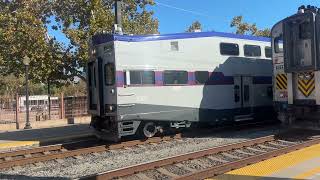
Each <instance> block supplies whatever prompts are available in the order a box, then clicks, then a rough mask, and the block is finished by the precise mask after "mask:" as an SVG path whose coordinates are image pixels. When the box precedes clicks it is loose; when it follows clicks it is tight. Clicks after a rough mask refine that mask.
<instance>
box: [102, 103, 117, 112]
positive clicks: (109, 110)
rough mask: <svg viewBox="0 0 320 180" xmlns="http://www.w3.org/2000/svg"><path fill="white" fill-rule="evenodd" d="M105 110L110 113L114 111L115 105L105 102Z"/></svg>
mask: <svg viewBox="0 0 320 180" xmlns="http://www.w3.org/2000/svg"><path fill="white" fill-rule="evenodd" d="M105 111H106V113H112V112H115V111H116V106H115V105H111V104H106V105H105Z"/></svg>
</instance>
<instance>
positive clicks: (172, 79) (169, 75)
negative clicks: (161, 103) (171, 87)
mask: <svg viewBox="0 0 320 180" xmlns="http://www.w3.org/2000/svg"><path fill="white" fill-rule="evenodd" d="M163 79H164V84H187V83H188V72H187V71H164V72H163Z"/></svg>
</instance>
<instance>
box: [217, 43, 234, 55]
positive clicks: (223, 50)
mask: <svg viewBox="0 0 320 180" xmlns="http://www.w3.org/2000/svg"><path fill="white" fill-rule="evenodd" d="M220 54H221V55H232V56H238V55H239V45H238V44H233V43H221V44H220Z"/></svg>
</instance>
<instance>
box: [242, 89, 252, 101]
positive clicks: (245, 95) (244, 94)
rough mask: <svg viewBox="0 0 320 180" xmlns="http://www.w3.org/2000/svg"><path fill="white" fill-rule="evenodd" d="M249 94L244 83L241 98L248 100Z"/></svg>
mask: <svg viewBox="0 0 320 180" xmlns="http://www.w3.org/2000/svg"><path fill="white" fill-rule="evenodd" d="M249 95H250V92H249V85H244V86H243V100H244V101H249Z"/></svg>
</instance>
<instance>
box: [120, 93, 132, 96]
mask: <svg viewBox="0 0 320 180" xmlns="http://www.w3.org/2000/svg"><path fill="white" fill-rule="evenodd" d="M118 95H119V96H134V95H135V93H131V94H118Z"/></svg>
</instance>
